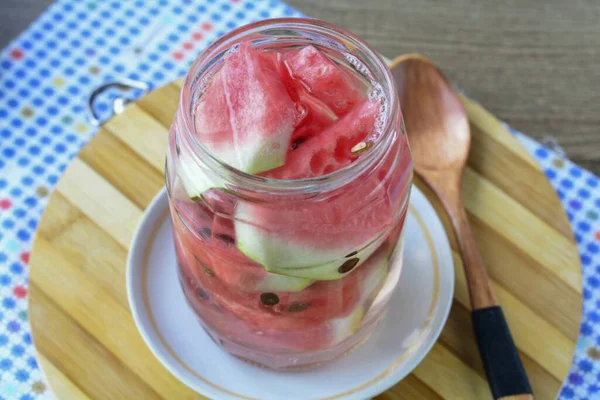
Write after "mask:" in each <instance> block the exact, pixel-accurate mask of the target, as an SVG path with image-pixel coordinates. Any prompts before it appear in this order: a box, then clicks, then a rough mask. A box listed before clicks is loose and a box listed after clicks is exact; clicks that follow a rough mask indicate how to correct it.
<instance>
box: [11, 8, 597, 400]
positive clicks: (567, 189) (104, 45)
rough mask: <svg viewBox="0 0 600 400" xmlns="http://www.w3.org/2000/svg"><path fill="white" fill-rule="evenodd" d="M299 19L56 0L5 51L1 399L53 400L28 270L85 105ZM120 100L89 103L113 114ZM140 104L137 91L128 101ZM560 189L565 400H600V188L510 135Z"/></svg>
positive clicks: (80, 135) (164, 77)
mask: <svg viewBox="0 0 600 400" xmlns="http://www.w3.org/2000/svg"><path fill="white" fill-rule="evenodd" d="M299 15H300V14H299V13H298V12H296V11H295V10H293V9H292V8H290V7H289V6H287V5H285V4H284V3H281V2H279V1H273V0H272V1H268V0H258V1H253V0H239V1H236V0H195V1H185V0H179V1H177V0H170V1H167V0H160V1H159V0H153V1H131V0H128V1H101V0H97V1H95V0H79V1H78V0H58V1H57V2H56V3H54V4H53V5H52V6H51V7H50V8H49V9H48V10H47V11H46V12H45V13H44V14H43V15H42V16H41V17H40V18H39V19H38V20H37V21H35V22H34V23H33V24H32V25H31V26H30V28H29V29H28V30H27V31H26V32H24V33H23V34H21V35H20V36H19V37H18V38H17V39H15V40H14V41H13V42H12V43H11V44H10V45H9V46H8V47H7V48H6V49H4V50H3V51H2V53H1V54H0V399H7V400H8V399H21V400H28V399H34V398H45V397H48V398H50V397H51V393H50V390H49V389H48V386H47V384H46V383H45V382H44V378H43V375H42V372H41V371H40V368H39V366H38V363H37V361H36V357H35V351H34V348H33V345H32V340H31V333H30V327H29V324H28V316H27V272H28V271H27V264H28V261H29V251H30V249H31V243H32V239H33V236H34V233H35V229H36V226H37V223H38V221H39V218H40V216H41V214H42V211H43V209H44V206H45V204H46V200H47V199H48V195H49V192H50V191H51V190H52V189H53V187H54V185H55V184H56V182H57V181H58V179H59V177H60V175H61V173H62V172H63V171H64V169H65V168H66V166H67V164H68V163H69V161H70V160H71V159H72V158H73V157H74V156H75V154H76V153H77V152H78V150H79V149H80V148H81V147H82V146H83V145H84V144H85V143H86V142H87V141H88V140H89V139H90V138H91V137H92V136H93V135H94V133H95V130H96V129H95V128H94V127H93V126H92V125H91V124H90V123H89V120H88V119H87V118H86V116H85V112H84V111H85V101H86V98H87V96H88V94H89V93H90V92H91V91H92V90H93V89H94V88H95V87H97V86H98V85H100V84H102V83H104V82H107V81H111V80H113V79H116V78H121V77H128V78H130V79H136V80H141V81H145V82H148V83H150V84H151V86H152V87H158V86H161V85H163V84H165V83H167V82H169V81H172V80H174V79H175V78H177V77H180V76H182V75H184V74H185V72H186V70H187V68H188V66H189V65H190V63H191V62H192V60H193V59H194V58H195V56H196V55H197V54H198V52H199V51H200V50H201V49H203V48H204V47H205V46H206V45H207V44H208V43H210V42H212V41H214V40H215V39H216V38H217V37H219V36H221V35H223V34H224V33H225V32H227V31H228V30H230V29H232V28H235V27H237V26H239V25H243V24H246V23H249V22H252V21H255V20H259V19H265V18H274V17H281V16H299ZM117 95H118V94H117V93H115V92H111V91H109V92H107V93H106V94H105V95H104V97H103V98H100V99H99V101H98V102H97V103H96V111H97V112H98V113H99V114H100V115H101V116H107V115H108V114H109V113H110V108H111V106H112V100H113V99H114V97H115V96H117ZM130 95H132V96H135V95H136V93H135V92H133V93H130ZM513 133H514V134H515V135H516V136H517V137H518V138H519V139H520V141H521V142H522V143H523V145H524V146H525V147H526V148H527V150H529V152H531V154H533V156H534V157H535V159H536V160H538V161H539V162H540V163H541V165H542V167H543V168H544V171H545V173H546V175H547V177H548V179H549V180H550V182H551V183H552V185H553V186H554V187H555V189H556V190H557V192H558V195H559V197H560V199H561V200H562V202H563V205H564V207H565V209H566V210H567V214H568V216H569V219H570V220H571V222H572V224H573V229H574V231H575V237H576V239H577V243H578V244H579V250H580V254H581V261H582V267H583V279H584V291H583V296H584V317H583V321H582V324H581V334H580V337H579V342H578V345H577V352H576V355H575V359H574V362H573V365H572V368H571V371H570V374H569V376H568V378H567V381H566V382H565V385H564V387H563V389H562V392H561V395H560V398H561V399H582V400H583V399H597V398H600V393H599V386H598V385H599V384H600V361H598V360H600V291H599V290H598V287H599V286H600V218H599V214H600V187H599V184H600V180H599V179H598V178H597V177H596V176H594V175H593V174H591V173H590V172H588V171H586V170H584V169H582V168H580V167H578V166H577V165H575V164H573V163H571V162H570V161H569V160H567V159H564V158H563V157H561V155H560V154H558V153H556V152H554V151H551V150H549V149H547V148H545V147H543V146H541V145H540V144H539V143H537V142H535V141H533V140H531V139H530V138H528V137H527V136H525V135H523V134H521V133H519V132H515V131H513Z"/></svg>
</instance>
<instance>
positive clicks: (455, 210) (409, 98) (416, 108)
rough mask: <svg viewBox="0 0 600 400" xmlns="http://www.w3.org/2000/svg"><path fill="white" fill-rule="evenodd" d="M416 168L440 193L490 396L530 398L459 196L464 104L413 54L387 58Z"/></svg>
mask: <svg viewBox="0 0 600 400" xmlns="http://www.w3.org/2000/svg"><path fill="white" fill-rule="evenodd" d="M391 70H392V75H393V76H394V79H395V80H396V86H397V88H398V96H399V98H400V105H401V107H402V113H403V114H404V122H405V125H406V132H407V134H408V142H409V144H410V148H411V151H412V155H413V159H414V163H415V172H416V173H417V174H419V175H420V176H421V178H422V179H423V181H425V183H426V184H427V185H428V186H429V187H430V188H431V189H432V190H433V191H434V192H435V194H436V195H437V196H438V197H439V198H440V200H441V202H442V204H443V205H444V208H445V209H446V212H447V213H448V215H449V217H450V220H451V221H452V227H453V228H454V233H455V234H456V238H457V240H458V243H459V246H460V252H461V256H462V260H463V264H464V268H465V274H466V277H467V285H468V287H469V295H470V298H471V306H472V310H473V311H472V319H473V327H474V329H475V337H476V339H477V344H478V346H479V352H480V354H481V358H482V361H483V365H484V367H485V372H486V375H487V377H488V381H489V383H490V388H491V390H492V394H493V395H494V398H495V399H503V400H506V399H514V400H517V399H519V400H527V399H533V396H532V395H531V387H530V385H529V381H528V379H527V375H526V373H525V369H524V368H523V364H522V363H521V359H520V358H519V353H518V352H517V348H516V346H515V344H514V342H513V339H512V336H511V334H510V331H509V329H508V325H507V323H506V320H505V319H504V314H503V313H502V309H501V308H500V305H499V304H498V300H496V297H495V296H494V292H493V290H492V287H491V284H490V278H489V277H488V274H487V272H486V270H485V267H484V265H483V261H482V259H481V256H480V254H479V251H478V249H477V244H476V243H475V239H474V237H473V232H472V231H471V227H470V225H469V220H468V219H467V213H466V211H465V207H464V205H463V201H462V197H461V182H462V171H463V168H464V166H465V164H466V162H467V158H468V155H469V147H470V143H471V133H470V130H469V120H468V118H467V115H466V113H465V110H464V108H463V106H462V104H461V102H460V100H459V98H458V96H457V95H456V93H455V92H454V90H453V89H452V87H451V85H450V83H449V82H448V81H447V80H446V78H445V77H444V75H443V74H442V73H441V72H440V71H439V70H438V69H437V68H436V66H435V65H433V63H432V62H431V61H429V60H428V59H426V58H425V57H423V56H421V55H418V54H408V55H404V56H400V57H398V58H396V59H395V60H394V61H393V62H392V64H391Z"/></svg>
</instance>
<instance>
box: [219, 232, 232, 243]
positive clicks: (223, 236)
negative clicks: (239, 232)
mask: <svg viewBox="0 0 600 400" xmlns="http://www.w3.org/2000/svg"><path fill="white" fill-rule="evenodd" d="M215 238H216V239H219V240H222V241H223V242H225V243H227V244H235V239H234V238H232V237H231V236H229V235H228V234H226V233H217V234H216V235H215Z"/></svg>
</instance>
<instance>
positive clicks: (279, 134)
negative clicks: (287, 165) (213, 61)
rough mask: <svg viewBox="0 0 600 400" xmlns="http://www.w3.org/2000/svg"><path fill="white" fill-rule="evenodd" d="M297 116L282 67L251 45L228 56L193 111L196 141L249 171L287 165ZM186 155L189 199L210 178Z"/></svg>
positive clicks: (185, 179)
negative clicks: (285, 163) (287, 154)
mask: <svg viewBox="0 0 600 400" xmlns="http://www.w3.org/2000/svg"><path fill="white" fill-rule="evenodd" d="M297 119H298V115H297V110H296V106H295V104H294V102H293V101H292V99H291V98H290V96H289V94H288V91H287V89H286V87H285V86H284V84H283V82H282V80H281V78H280V76H279V73H278V71H277V70H276V69H275V68H274V67H273V66H272V65H271V64H270V63H266V62H265V61H264V59H262V58H260V57H259V52H258V50H255V49H254V48H253V47H252V45H251V44H250V43H243V44H241V45H240V46H239V47H238V49H237V50H236V51H233V52H232V53H231V54H229V55H228V56H226V58H225V60H224V62H223V66H222V67H221V69H220V70H219V71H217V72H216V73H215V75H214V76H213V77H212V79H211V80H210V82H209V83H208V86H207V88H206V90H205V92H204V93H203V94H202V96H201V97H200V100H199V103H198V105H197V107H196V110H195V115H194V123H195V133H196V135H197V137H198V140H199V141H200V142H201V143H202V144H204V145H205V146H206V147H207V148H208V150H209V151H210V152H211V153H212V154H213V155H214V156H215V157H217V158H219V159H220V160H221V161H224V162H225V163H227V164H229V165H230V166H232V167H234V168H237V169H239V170H241V171H243V172H246V173H249V174H257V173H260V172H263V171H267V170H270V169H273V168H276V167H279V166H281V165H283V164H284V162H285V157H286V153H287V150H288V148H289V144H290V140H291V136H292V132H293V131H294V126H295V124H296V122H297ZM189 163H190V161H189V160H185V159H183V158H182V162H181V163H180V171H181V175H182V181H183V182H184V185H185V187H186V190H187V191H188V195H189V196H190V197H194V196H199V195H200V194H201V193H202V191H203V190H206V189H208V188H210V187H211V186H210V185H211V182H210V180H208V179H207V178H206V177H205V176H203V175H202V171H201V170H199V168H197V167H196V168H195V167H193V166H191V165H189Z"/></svg>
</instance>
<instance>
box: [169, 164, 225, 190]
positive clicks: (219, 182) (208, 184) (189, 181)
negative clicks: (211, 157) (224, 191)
mask: <svg viewBox="0 0 600 400" xmlns="http://www.w3.org/2000/svg"><path fill="white" fill-rule="evenodd" d="M177 175H178V176H179V179H180V180H181V183H182V184H183V188H184V189H185V192H186V193H187V195H188V197H189V198H191V199H193V198H195V197H200V196H201V195H202V193H204V192H206V191H208V190H210V189H213V188H220V187H224V186H225V180H224V179H222V178H220V177H219V176H218V175H213V176H214V178H212V179H211V178H210V177H209V176H208V175H207V174H206V173H205V172H204V168H202V167H201V166H200V165H198V164H197V163H196V162H195V161H193V160H191V159H186V158H185V157H180V158H179V162H178V164H177Z"/></svg>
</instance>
